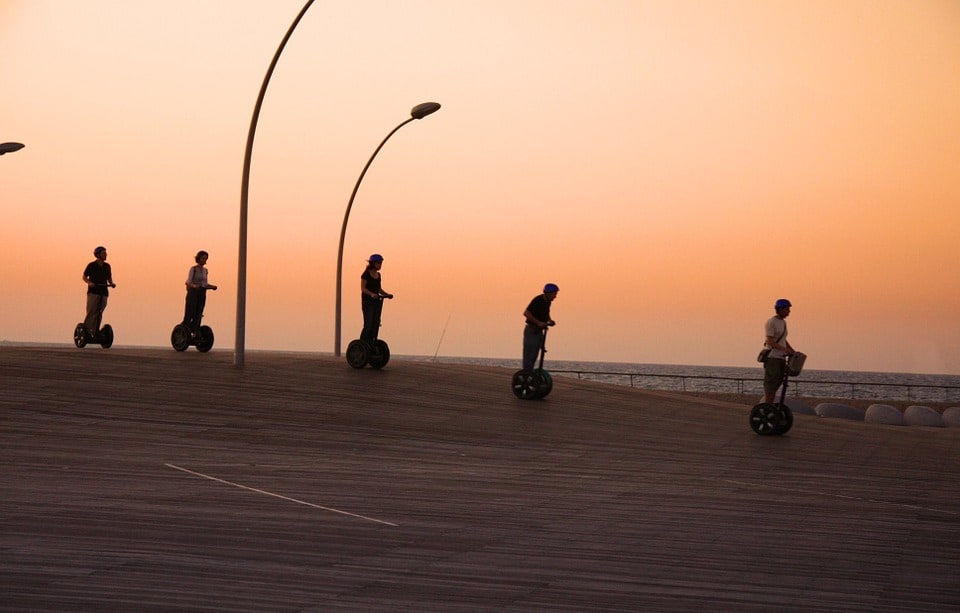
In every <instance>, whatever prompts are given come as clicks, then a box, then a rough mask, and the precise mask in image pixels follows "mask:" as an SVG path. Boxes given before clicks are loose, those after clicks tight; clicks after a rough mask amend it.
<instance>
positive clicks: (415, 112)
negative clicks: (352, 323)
mask: <svg viewBox="0 0 960 613" xmlns="http://www.w3.org/2000/svg"><path fill="white" fill-rule="evenodd" d="M439 110H440V104H439V103H436V102H422V103H420V104H418V105H417V106H415V107H413V108H412V109H410V119H407V120H406V121H404V122H402V123H401V124H400V125H398V126H397V127H396V128H394V129H393V130H391V131H390V133H389V134H387V135H386V137H384V139H383V140H382V141H380V144H379V145H378V146H377V148H376V149H374V151H373V155H371V156H370V159H369V160H367V164H366V166H364V167H363V170H362V171H361V172H360V177H359V178H357V184H356V185H354V186H353V192H352V193H351V194H350V202H348V203H347V210H346V212H345V213H344V214H343V227H341V228H340V248H339V249H338V250H337V307H336V312H337V316H336V320H337V321H336V330H335V331H334V340H333V355H335V356H338V357H339V356H340V320H341V308H342V306H343V305H342V304H341V303H342V300H341V296H342V293H343V291H342V290H343V240H344V238H345V237H346V235H347V221H348V220H349V219H350V209H352V208H353V199H354V198H355V197H356V195H357V190H358V189H360V182H361V181H363V176H364V175H365V174H367V169H368V168H370V164H371V163H373V158H375V157H377V154H378V153H380V150H381V149H383V146H384V145H385V144H386V143H387V141H388V140H390V137H391V136H393V135H394V134H395V133H396V131H397V130H399V129H400V128H402V127H403V126H405V125H407V124H408V123H410V122H411V121H413V120H414V119H423V118H424V117H426V116H427V115H430V114H432V113H436V112H437V111H439Z"/></svg>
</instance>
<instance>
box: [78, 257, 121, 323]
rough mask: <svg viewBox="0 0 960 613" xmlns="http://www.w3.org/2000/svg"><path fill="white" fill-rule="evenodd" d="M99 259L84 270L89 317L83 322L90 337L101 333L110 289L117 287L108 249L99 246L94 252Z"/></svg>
mask: <svg viewBox="0 0 960 613" xmlns="http://www.w3.org/2000/svg"><path fill="white" fill-rule="evenodd" d="M93 255H94V257H96V258H97V259H95V260H94V261H92V262H90V263H89V264H87V267H86V268H84V269H83V282H84V283H86V284H87V316H86V318H85V319H84V320H83V325H84V326H86V328H87V332H88V333H89V334H90V336H94V335H95V334H97V332H99V331H100V322H101V321H102V320H103V310H104V309H106V308H107V296H108V295H109V294H110V290H109V289H107V288H109V287H116V284H115V283H114V282H113V271H111V270H110V265H109V264H107V248H106V247H104V246H102V245H101V246H99V247H97V248H96V249H94V250H93Z"/></svg>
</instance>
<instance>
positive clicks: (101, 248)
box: [93, 245, 107, 255]
mask: <svg viewBox="0 0 960 613" xmlns="http://www.w3.org/2000/svg"><path fill="white" fill-rule="evenodd" d="M106 250H107V248H106V247H104V246H103V245H100V246H99V247H97V248H96V249H94V250H93V255H97V254H99V253H100V252H101V251H106Z"/></svg>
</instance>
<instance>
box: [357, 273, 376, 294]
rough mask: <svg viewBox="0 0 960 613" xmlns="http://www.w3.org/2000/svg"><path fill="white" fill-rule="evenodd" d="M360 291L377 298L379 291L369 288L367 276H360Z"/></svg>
mask: <svg viewBox="0 0 960 613" xmlns="http://www.w3.org/2000/svg"><path fill="white" fill-rule="evenodd" d="M360 293H361V294H363V295H364V296H369V297H370V298H376V297H377V293H376V292H374V291H372V290H368V289H367V278H366V277H360Z"/></svg>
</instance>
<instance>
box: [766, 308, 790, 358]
mask: <svg viewBox="0 0 960 613" xmlns="http://www.w3.org/2000/svg"><path fill="white" fill-rule="evenodd" d="M763 330H764V333H765V334H764V344H766V337H767V336H772V337H773V340H775V341H777V344H778V345H784V346H786V343H785V341H786V340H787V321H786V320H785V319H781V318H779V317H777V316H776V315H774V316H773V317H771V318H770V319H768V320H767V323H766V324H765V325H764V326H763ZM778 339H779V340H778ZM786 356H787V353H786V352H785V351H782V350H780V349H773V348H772V347H771V351H770V357H771V358H784V357H786Z"/></svg>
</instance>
